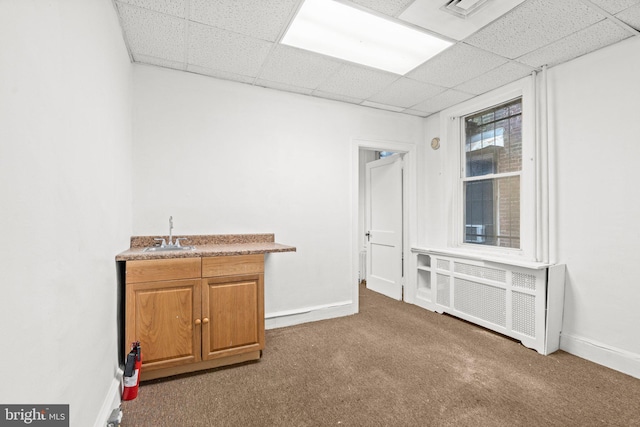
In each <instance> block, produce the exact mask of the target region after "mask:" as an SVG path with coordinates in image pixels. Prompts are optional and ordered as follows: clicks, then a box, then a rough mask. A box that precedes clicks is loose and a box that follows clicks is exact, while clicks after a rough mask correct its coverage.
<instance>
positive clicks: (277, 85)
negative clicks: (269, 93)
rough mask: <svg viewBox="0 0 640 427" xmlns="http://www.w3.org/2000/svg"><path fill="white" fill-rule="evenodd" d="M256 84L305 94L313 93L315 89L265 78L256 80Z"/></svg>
mask: <svg viewBox="0 0 640 427" xmlns="http://www.w3.org/2000/svg"><path fill="white" fill-rule="evenodd" d="M255 85H256V86H262V87H267V88H270V89H277V90H283V91H285V92H294V93H301V94H303V95H311V92H313V90H311V89H309V88H306V87H299V86H295V85H290V84H287V83H281V82H272V81H269V80H264V79H258V80H256V82H255Z"/></svg>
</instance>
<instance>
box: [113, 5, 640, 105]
mask: <svg viewBox="0 0 640 427" xmlns="http://www.w3.org/2000/svg"><path fill="white" fill-rule="evenodd" d="M340 1H342V2H343V3H345V4H350V5H353V6H355V7H358V8H360V9H363V10H366V11H369V12H372V13H374V14H377V15H381V16H386V17H388V18H389V19H392V20H396V21H398V22H403V23H406V24H407V25H410V26H413V27H414V28H422V27H425V30H426V31H427V32H431V33H434V34H440V35H442V36H443V37H445V38H447V39H449V40H451V41H454V42H455V44H454V45H453V46H452V47H450V48H449V49H447V50H445V51H443V52H442V53H440V54H439V55H437V56H435V57H433V58H431V59H430V60H428V61H426V62H424V63H423V64H421V65H419V66H418V67H416V68H415V69H414V70H412V71H410V72H409V73H407V74H406V75H404V76H401V75H398V74H394V73H390V72H386V71H380V70H377V69H374V68H369V67H366V66H361V65H357V64H354V63H350V62H347V61H343V60H339V59H335V58H331V57H328V56H324V55H320V54H316V53H312V52H308V51H305V50H301V49H297V48H293V47H289V46H286V45H282V44H279V43H278V42H279V40H280V39H281V38H282V36H283V35H284V33H285V31H286V29H287V27H288V25H289V23H290V21H291V20H292V19H293V18H294V17H295V14H296V12H297V10H298V9H299V7H300V6H301V4H302V0H114V5H115V7H116V10H117V13H118V16H119V19H120V23H121V25H122V29H123V34H124V38H125V42H126V44H127V47H128V49H129V52H130V55H131V58H132V60H133V61H134V62H136V63H142V64H150V65H155V66H160V67H166V68H172V69H176V70H181V71H185V72H191V73H197V74H202V75H206V76H211V77H214V78H220V79H225V80H232V81H237V82H241V83H246V84H250V85H256V86H262V87H268V88H273V89H277V90H283V91H288V92H295V93H300V94H305V95H310V96H316V97H321V98H328V99H333V100H338V101H342V102H347V103H352V104H358V105H364V106H369V107H374V108H380V109H385V110H390V111H396V112H400V113H405V114H411V115H415V116H420V117H427V116H429V115H431V114H433V113H436V112H438V111H440V110H442V109H444V108H447V107H449V106H451V105H455V104H457V103H460V102H462V101H465V100H467V99H470V98H472V97H474V96H476V95H479V94H482V93H484V92H487V91H490V90H492V89H495V88H497V87H500V86H503V85H505V84H507V83H509V82H512V81H515V80H517V79H520V78H522V77H524V76H526V75H528V74H531V72H532V71H533V70H536V69H540V68H541V67H542V66H543V65H547V66H549V67H552V66H554V65H557V64H560V63H562V62H565V61H569V60H571V59H574V58H576V57H578V56H581V55H584V54H587V53H589V52H592V51H595V50H597V49H600V48H603V47H605V46H608V45H611V44H614V43H617V42H620V41H622V40H624V39H626V38H629V37H633V36H638V35H640V33H639V32H638V30H639V29H640V0H590V1H589V0H563V1H557V0H524V1H523V0H488V1H487V3H486V6H487V7H486V9H485V10H484V11H483V10H481V11H479V12H478V13H476V14H475V15H473V16H472V17H470V18H468V19H466V20H465V19H461V18H457V17H454V16H453V15H449V14H446V13H445V12H442V11H441V10H440V6H442V5H443V4H444V3H446V1H445V0H415V1H414V0H353V1H347V0H340ZM505 6H507V7H509V8H511V9H510V10H505ZM505 12H506V13H505ZM438 23H439V24H438Z"/></svg>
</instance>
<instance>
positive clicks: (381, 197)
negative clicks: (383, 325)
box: [365, 155, 402, 300]
mask: <svg viewBox="0 0 640 427" xmlns="http://www.w3.org/2000/svg"><path fill="white" fill-rule="evenodd" d="M366 180H367V182H366V185H365V199H366V202H365V206H366V210H365V221H366V224H367V227H366V229H367V237H368V242H367V288H369V289H371V290H373V291H376V292H379V293H381V294H384V295H386V296H388V297H391V298H394V299H396V300H400V299H402V158H401V157H400V155H393V156H391V157H386V158H384V159H380V160H376V161H374V162H370V163H367V168H366Z"/></svg>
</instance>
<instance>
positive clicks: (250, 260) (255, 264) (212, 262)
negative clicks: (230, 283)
mask: <svg viewBox="0 0 640 427" xmlns="http://www.w3.org/2000/svg"><path fill="white" fill-rule="evenodd" d="M254 273H264V255H263V254H258V255H235V256H219V257H206V258H202V277H216V276H232V275H236V274H254Z"/></svg>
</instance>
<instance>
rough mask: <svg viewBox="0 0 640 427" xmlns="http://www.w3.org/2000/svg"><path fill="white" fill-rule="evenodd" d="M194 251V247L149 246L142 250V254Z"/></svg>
mask: <svg viewBox="0 0 640 427" xmlns="http://www.w3.org/2000/svg"><path fill="white" fill-rule="evenodd" d="M195 249H196V247H195V246H169V245H167V246H149V247H147V248H144V249H143V250H142V252H165V251H193V250H195Z"/></svg>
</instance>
